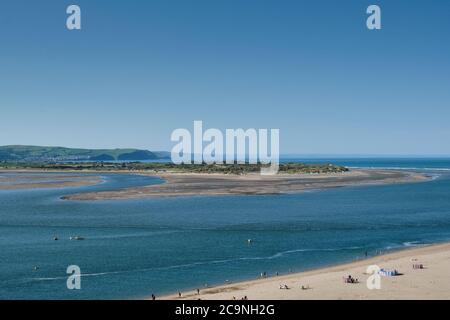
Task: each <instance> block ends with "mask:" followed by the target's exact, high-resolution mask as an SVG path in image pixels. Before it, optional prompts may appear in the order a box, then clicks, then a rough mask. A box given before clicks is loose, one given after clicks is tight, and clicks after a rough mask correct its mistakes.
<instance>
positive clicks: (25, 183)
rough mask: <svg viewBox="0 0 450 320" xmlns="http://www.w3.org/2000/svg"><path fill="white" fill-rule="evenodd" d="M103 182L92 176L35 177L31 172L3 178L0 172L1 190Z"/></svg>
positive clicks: (73, 185) (61, 186)
mask: <svg viewBox="0 0 450 320" xmlns="http://www.w3.org/2000/svg"><path fill="white" fill-rule="evenodd" d="M101 181H102V179H101V178H100V177H98V176H90V175H89V176H88V175H58V174H51V175H49V174H42V175H40V174H39V175H35V174H30V172H28V173H27V172H20V174H17V175H3V176H2V175H1V172H0V190H22V189H48V188H67V187H84V186H91V185H95V184H98V183H100V182H101Z"/></svg>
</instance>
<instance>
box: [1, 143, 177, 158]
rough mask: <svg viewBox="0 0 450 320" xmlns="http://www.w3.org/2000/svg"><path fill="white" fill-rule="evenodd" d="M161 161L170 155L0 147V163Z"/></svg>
mask: <svg viewBox="0 0 450 320" xmlns="http://www.w3.org/2000/svg"><path fill="white" fill-rule="evenodd" d="M159 159H170V153H169V152H165V151H148V150H140V149H77V148H64V147H41V146H23V145H10V146H0V161H38V162H41V161H145V160H159Z"/></svg>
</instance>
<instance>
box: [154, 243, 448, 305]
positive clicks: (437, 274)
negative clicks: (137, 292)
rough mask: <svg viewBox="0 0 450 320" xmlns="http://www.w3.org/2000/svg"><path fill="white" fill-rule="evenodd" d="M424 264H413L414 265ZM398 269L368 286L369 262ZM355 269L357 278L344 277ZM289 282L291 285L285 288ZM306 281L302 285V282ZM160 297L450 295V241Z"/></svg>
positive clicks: (257, 297) (365, 298) (430, 297)
mask: <svg viewBox="0 0 450 320" xmlns="http://www.w3.org/2000/svg"><path fill="white" fill-rule="evenodd" d="M414 264H416V265H423V269H414V268H413V265H414ZM370 265H377V266H379V267H380V268H384V269H392V270H393V269H396V270H398V271H399V272H400V273H401V275H398V276H392V277H391V276H381V277H380V289H373V290H369V289H368V288H367V285H366V281H367V279H368V278H369V275H368V274H367V273H366V270H367V267H368V266H370ZM349 275H351V276H352V277H353V278H354V279H358V281H359V282H358V283H345V282H344V280H343V278H345V277H348V276H349ZM284 285H287V287H288V288H289V289H280V286H284ZM302 286H303V288H302ZM200 289H201V290H200V294H199V295H198V294H197V291H196V290H195V291H189V292H183V293H182V297H181V298H179V297H178V294H176V295H170V296H165V297H161V298H160V299H169V300H173V299H177V300H183V299H186V300H192V299H202V300H233V299H234V298H236V299H241V298H243V297H247V298H248V299H249V300H266V299H275V300H312V299H314V300H315V299H319V300H381V299H387V300H396V299H408V300H416V299H417V300H418V299H420V300H423V299H439V300H443V299H445V300H448V299H450V244H449V243H445V244H438V245H432V246H425V247H416V248H412V249H407V250H402V251H397V252H393V253H389V254H386V255H380V256H376V257H372V258H369V259H365V260H360V261H356V262H352V263H347V264H343V265H339V266H334V267H329V268H323V269H318V270H313V271H308V272H301V273H293V274H288V275H282V276H275V275H268V277H267V278H261V279H257V280H252V281H246V282H240V283H232V284H227V285H224V286H218V287H212V288H208V289H204V288H200Z"/></svg>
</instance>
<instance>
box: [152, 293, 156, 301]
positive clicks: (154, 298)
mask: <svg viewBox="0 0 450 320" xmlns="http://www.w3.org/2000/svg"><path fill="white" fill-rule="evenodd" d="M152 300H153V301H154V300H156V296H155V295H154V294H153V293H152Z"/></svg>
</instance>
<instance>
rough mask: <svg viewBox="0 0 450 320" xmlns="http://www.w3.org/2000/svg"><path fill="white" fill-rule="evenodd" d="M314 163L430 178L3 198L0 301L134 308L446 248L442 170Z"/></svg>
mask: <svg viewBox="0 0 450 320" xmlns="http://www.w3.org/2000/svg"><path fill="white" fill-rule="evenodd" d="M317 161H318V160H317V159H316V160H314V161H313V162H317ZM323 161H325V162H330V161H331V162H333V163H340V164H344V165H348V166H352V167H385V168H387V167H397V168H414V169H415V170H418V171H424V172H427V173H428V174H430V175H432V176H433V177H434V179H433V180H432V181H430V182H424V183H412V184H398V185H385V186H371V187H349V188H339V189H330V190H326V191H314V192H307V193H301V194H290V195H281V196H227V197H192V198H176V199H173V198H172V199H148V200H126V201H98V202H90V201H87V202H79V201H64V200H60V197H61V196H63V195H65V194H70V193H73V192H80V191H93V190H112V189H116V188H122V187H126V186H135V185H145V184H148V183H160V182H161V181H160V180H158V179H154V178H149V177H139V176H132V175H114V174H107V175H104V179H105V182H104V183H103V184H101V185H98V186H92V187H83V188H68V189H64V190H61V189H60V190H55V189H47V190H20V191H0V298H2V299H92V298H95V299H116V298H139V297H144V296H149V295H151V294H152V293H155V294H156V295H161V294H164V293H172V292H176V291H178V290H185V289H188V288H197V287H202V286H203V285H205V284H208V285H214V284H222V283H224V282H225V281H226V280H230V281H237V280H243V279H251V278H256V277H258V276H259V274H260V273H261V272H267V273H269V274H274V273H275V272H279V273H281V274H282V273H287V272H289V271H301V270H306V269H311V268H315V267H319V266H326V265H331V264H336V263H339V262H343V261H351V260H354V259H358V258H361V257H363V256H364V254H365V252H366V251H367V252H368V253H369V255H372V254H376V253H377V252H378V251H380V250H381V251H386V250H393V249H398V248H402V247H406V246H414V245H421V244H427V243H434V242H440V241H446V240H450V196H449V195H450V171H449V170H450V160H448V159H447V160H446V159H415V160H414V159H378V160H377V159H335V160H333V159H331V160H330V159H323ZM54 235H58V237H59V239H60V240H59V241H54V240H53V237H54ZM74 235H81V236H83V237H85V240H84V241H70V240H69V237H70V236H74ZM247 239H253V243H252V244H251V245H249V244H248V243H247ZM69 265H78V266H80V268H81V271H82V274H83V277H82V281H81V287H82V288H81V290H68V289H67V288H66V280H67V275H66V273H65V272H66V268H67V266H69ZM34 266H39V268H38V270H34Z"/></svg>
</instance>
